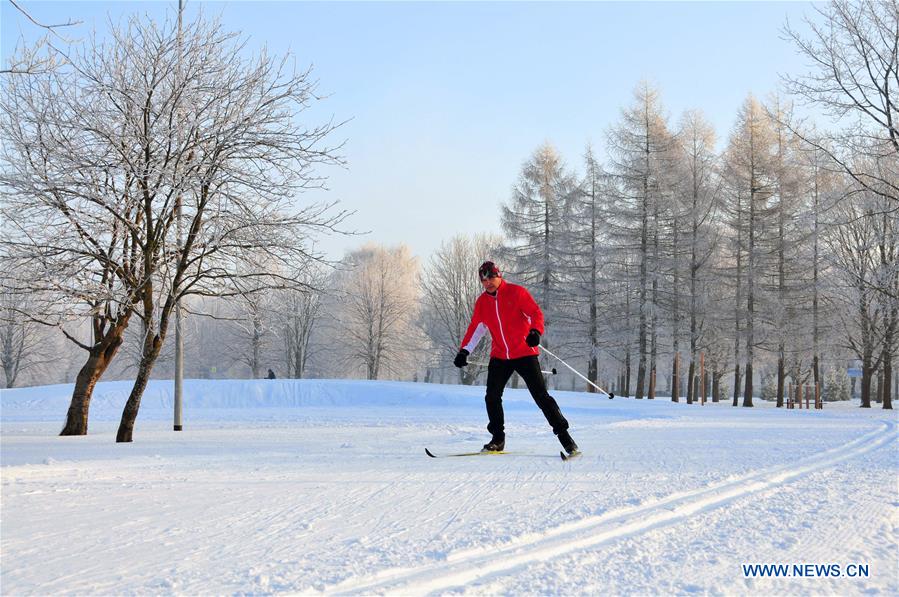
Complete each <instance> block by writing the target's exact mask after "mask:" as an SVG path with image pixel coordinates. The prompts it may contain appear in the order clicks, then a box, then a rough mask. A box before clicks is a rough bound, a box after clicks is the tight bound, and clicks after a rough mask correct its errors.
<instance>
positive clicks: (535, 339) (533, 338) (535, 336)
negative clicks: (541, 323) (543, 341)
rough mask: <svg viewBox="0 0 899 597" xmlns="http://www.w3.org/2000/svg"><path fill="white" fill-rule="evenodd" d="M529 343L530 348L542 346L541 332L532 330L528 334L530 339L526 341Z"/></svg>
mask: <svg viewBox="0 0 899 597" xmlns="http://www.w3.org/2000/svg"><path fill="white" fill-rule="evenodd" d="M524 341H525V342H527V345H528V346H532V347H533V346H537V345H538V344H540V332H538V331H537V330H531V331H530V332H528V337H527V338H525V339H524Z"/></svg>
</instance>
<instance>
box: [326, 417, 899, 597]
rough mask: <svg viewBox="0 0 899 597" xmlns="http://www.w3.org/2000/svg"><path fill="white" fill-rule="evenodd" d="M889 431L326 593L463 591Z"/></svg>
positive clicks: (856, 447)
mask: <svg viewBox="0 0 899 597" xmlns="http://www.w3.org/2000/svg"><path fill="white" fill-rule="evenodd" d="M895 430H896V423H895V422H893V421H887V422H884V423H883V424H882V425H881V426H880V427H879V428H878V429H877V430H875V431H872V432H869V433H866V434H863V435H861V436H859V437H858V438H856V439H854V440H852V441H849V442H847V443H844V444H841V445H839V446H836V447H834V448H830V449H829V450H825V451H823V452H820V453H818V454H816V455H814V456H810V457H808V458H804V459H802V460H801V461H800V462H799V463H798V464H785V465H778V466H774V467H770V468H766V469H763V470H759V471H755V472H752V473H748V474H746V475H743V476H740V477H736V478H731V479H728V480H725V481H721V482H718V483H715V484H712V485H708V486H705V487H700V488H698V489H693V490H690V491H684V492H677V493H673V494H671V495H669V496H667V497H664V498H661V499H658V500H652V501H648V502H646V503H644V504H641V505H639V506H634V507H627V508H621V509H618V510H613V511H610V512H605V513H603V514H599V515H597V516H589V517H587V518H584V519H581V520H578V521H575V522H571V523H567V524H564V525H561V526H558V527H556V528H553V529H549V530H546V531H544V532H540V533H531V534H526V535H522V536H520V537H518V538H516V539H513V540H512V541H510V542H508V543H506V544H502V545H492V546H488V547H483V548H482V547H478V548H473V549H467V550H462V551H458V552H456V553H450V554H448V555H447V557H446V559H445V560H441V561H439V562H435V563H433V564H428V565H425V566H419V567H415V568H390V569H386V570H382V571H381V572H378V573H376V574H373V575H371V576H368V577H364V578H353V579H349V580H346V581H344V582H341V583H338V584H336V585H332V586H331V587H330V588H329V589H327V590H326V592H327V593H329V594H335V593H337V594H371V593H385V592H393V593H395V592H397V591H399V592H401V593H402V594H405V595H427V594H429V593H434V592H438V591H445V590H447V589H451V588H454V587H459V586H462V585H466V584H470V583H472V582H475V581H478V580H480V579H485V578H489V577H491V576H496V575H499V574H502V573H505V572H508V571H510V570H513V569H515V568H518V567H520V566H525V565H527V564H532V563H537V562H542V561H545V560H548V559H551V558H556V557H559V556H563V555H566V554H569V553H571V552H575V551H578V550H581V549H586V548H590V547H596V546H598V545H601V544H603V543H607V542H609V541H614V540H616V539H621V538H624V537H629V536H633V535H637V534H640V533H645V532H647V531H650V530H653V529H656V528H659V527H663V526H667V525H670V524H674V523H677V522H680V521H682V520H685V519H687V518H689V517H691V516H693V515H695V514H698V513H700V512H704V511H707V510H712V509H714V508H718V507H720V506H723V505H725V504H727V503H730V502H732V501H733V500H736V499H738V498H743V497H746V496H749V495H753V494H756V493H760V492H765V491H769V490H772V489H775V488H776V487H778V486H780V485H783V484H785V483H787V482H789V481H792V480H794V479H797V478H799V477H802V476H805V475H807V474H809V473H812V472H815V471H819V470H821V469H825V468H828V467H831V466H834V465H836V464H839V463H841V462H843V461H846V460H849V459H851V458H855V457H857V456H860V455H862V454H865V453H867V452H870V451H872V450H875V449H877V448H879V447H881V446H883V445H885V444H889V443H890V442H891V441H892V440H893V439H894V437H895Z"/></svg>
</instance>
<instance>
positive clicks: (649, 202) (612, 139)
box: [608, 82, 674, 398]
mask: <svg viewBox="0 0 899 597" xmlns="http://www.w3.org/2000/svg"><path fill="white" fill-rule="evenodd" d="M672 149H673V138H672V135H671V133H670V132H669V130H668V124H667V122H666V119H665V116H664V114H663V110H662V107H661V102H660V99H659V94H658V92H657V91H656V90H655V89H653V88H652V87H651V86H650V85H649V84H648V83H646V82H643V83H641V84H640V85H638V86H637V89H636V90H635V92H634V102H633V103H632V104H631V106H629V107H628V108H626V109H624V110H622V113H621V119H620V121H619V122H618V123H617V124H615V125H614V126H613V127H612V129H611V131H610V133H609V153H610V161H609V165H608V168H609V173H610V174H611V175H612V177H613V181H614V183H615V186H616V189H617V193H618V198H617V199H618V200H617V201H616V206H617V208H616V210H615V211H614V213H612V214H611V219H612V221H614V224H615V225H614V227H613V228H612V233H613V242H614V244H615V246H616V249H617V250H618V251H620V252H624V253H636V256H637V257H636V259H637V274H636V276H637V277H636V279H634V280H633V285H634V287H635V289H636V292H637V300H636V303H637V305H636V311H637V319H638V323H637V325H638V328H637V337H638V341H637V352H638V359H639V360H638V366H637V386H636V392H635V397H636V398H643V396H644V392H646V390H647V382H648V386H649V388H648V389H649V392H648V395H649V397H650V398H652V397H654V396H653V391H654V388H655V384H654V376H655V366H656V360H655V358H656V355H657V350H658V331H659V330H658V325H659V321H658V317H659V314H660V313H659V309H660V303H659V281H660V277H661V275H662V271H661V267H660V263H659V261H660V251H661V250H662V247H661V246H660V242H661V234H662V230H661V227H662V222H661V216H662V210H663V209H665V207H664V206H663V201H664V200H665V198H670V197H671V195H672V194H673V188H672V186H673V185H672V181H671V179H670V173H671V171H672V170H673V158H674V152H673V151H672Z"/></svg>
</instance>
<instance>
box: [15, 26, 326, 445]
mask: <svg viewBox="0 0 899 597" xmlns="http://www.w3.org/2000/svg"><path fill="white" fill-rule="evenodd" d="M59 62H60V63H64V64H66V65H67V68H61V69H58V70H54V71H52V72H50V73H47V74H46V75H33V76H29V77H18V78H14V79H11V80H13V81H15V82H14V83H13V84H10V85H7V86H5V87H4V93H3V102H4V105H3V107H4V109H3V110H2V113H3V115H4V116H3V118H2V121H0V123H2V124H0V126H2V127H3V133H4V140H5V143H4V171H3V178H2V183H3V185H4V191H7V190H8V191H9V192H8V193H7V192H5V193H4V203H5V204H6V205H5V206H4V207H5V208H8V209H6V211H5V213H4V215H6V214H7V213H8V214H10V217H12V218H15V221H16V224H17V228H18V229H19V230H23V231H24V230H28V229H37V228H40V227H45V228H48V230H47V231H46V232H40V230H38V232H40V233H39V234H38V235H37V236H33V235H32V236H27V235H26V234H25V233H24V232H23V233H21V234H20V235H18V236H17V237H16V242H18V245H17V246H16V247H15V248H16V250H17V259H18V260H19V261H20V262H29V263H38V262H42V263H44V264H45V265H46V267H43V270H42V273H46V274H47V276H46V278H43V280H50V281H53V283H52V286H55V287H57V288H59V294H65V293H67V294H68V296H69V297H71V296H76V297H79V298H80V300H82V301H83V302H84V303H86V304H88V305H90V311H89V313H90V315H91V317H92V318H94V333H93V336H94V337H93V339H92V341H91V342H90V343H82V345H83V347H84V348H85V349H87V350H88V351H89V355H90V356H89V361H92V360H93V361H96V362H97V363H98V364H96V365H93V366H91V367H90V370H89V371H87V372H86V379H85V380H84V381H83V382H82V381H81V380H79V383H76V391H75V394H74V396H73V403H72V408H71V409H70V416H69V421H68V424H67V426H66V429H65V430H64V433H72V434H77V433H86V430H87V426H86V416H87V404H88V402H89V391H88V392H85V388H86V389H87V390H89V389H90V388H92V387H93V383H95V382H96V379H98V378H99V375H100V374H102V371H103V370H104V369H105V367H106V366H108V362H109V361H110V360H111V358H112V356H114V354H115V351H116V350H117V347H118V346H119V345H120V344H121V341H122V338H123V335H124V331H125V328H126V327H127V325H128V321H129V318H130V317H132V316H133V315H136V316H137V317H139V318H140V320H141V324H142V326H143V327H142V329H143V330H144V331H145V333H144V334H143V335H142V338H143V343H142V346H141V362H140V365H139V366H138V369H137V374H136V377H135V383H134V387H133V388H132V391H131V393H130V395H129V397H128V400H127V403H126V405H125V409H124V411H123V414H122V420H121V423H120V426H119V432H118V434H117V438H116V439H117V441H123V442H127V441H131V439H132V434H133V428H134V421H135V419H136V416H137V413H138V410H139V407H140V399H141V396H142V394H143V390H144V388H145V387H146V383H147V381H148V380H149V377H150V375H151V373H152V370H153V366H154V364H155V362H156V360H157V358H158V357H159V355H160V352H161V350H162V347H163V345H164V342H165V338H166V336H167V332H168V329H169V324H170V322H171V320H172V317H173V315H174V310H175V308H176V305H177V304H178V302H179V300H180V299H183V298H185V297H187V296H190V295H192V294H197V295H235V294H248V293H256V292H264V291H266V290H270V289H274V288H281V287H291V286H296V282H295V277H294V276H293V275H292V269H295V268H297V267H300V265H301V264H302V263H304V262H305V260H308V258H309V254H308V248H307V246H306V245H307V242H306V241H307V239H308V238H309V237H310V235H311V234H314V233H315V231H318V230H322V229H333V227H334V226H335V225H336V224H337V223H338V222H339V221H340V220H341V219H342V214H334V213H333V212H332V211H331V210H330V206H326V205H308V206H304V207H301V206H298V203H297V200H296V198H297V195H298V194H299V193H300V192H301V191H303V190H304V189H307V188H317V187H320V186H321V184H322V179H321V177H320V176H319V175H317V174H316V173H315V171H314V167H315V165H317V164H320V163H335V162H339V160H338V159H337V158H336V157H335V153H334V152H335V150H334V149H333V148H328V147H326V146H324V144H323V143H324V139H325V138H326V137H327V136H328V135H329V134H330V133H331V131H332V130H333V129H334V125H333V124H332V123H326V124H324V125H319V126H315V125H311V124H309V123H304V122H301V121H300V114H302V112H303V111H304V110H305V109H306V108H307V107H308V106H309V104H310V103H311V102H313V101H314V100H315V98H316V95H315V82H314V81H312V80H311V76H310V73H309V72H308V71H301V72H297V71H295V70H293V68H292V67H290V66H289V62H288V60H286V59H284V60H276V59H274V58H272V57H270V56H267V55H261V56H257V57H252V56H248V55H247V54H246V53H245V52H244V44H242V43H241V42H240V40H238V39H237V38H236V36H235V35H234V34H231V33H228V32H225V31H222V29H221V28H220V26H219V25H218V24H217V23H214V22H213V23H210V22H207V21H206V20H204V19H203V18H197V19H196V20H194V21H192V22H189V23H186V24H185V25H184V27H183V30H182V28H181V27H179V26H178V25H177V24H176V23H175V20H174V19H168V20H166V21H165V22H164V23H155V22H153V21H151V20H150V19H149V17H133V18H131V19H130V20H129V21H128V22H127V23H126V24H123V25H121V26H116V27H113V29H112V30H111V32H110V36H109V38H108V41H104V42H102V43H101V42H96V41H93V42H87V43H85V44H83V45H81V46H77V47H76V48H75V49H74V51H73V52H71V53H70V54H68V55H67V56H65V60H64V61H63V60H60V61H59ZM48 224H49V227H48ZM54 228H55V229H54ZM182 231H183V233H182ZM52 233H56V234H55V235H54V234H52ZM29 243H30V247H29ZM85 247H86V248H87V250H85ZM260 251H261V252H263V253H264V254H265V257H266V258H265V259H264V260H263V261H262V263H261V265H262V266H263V267H262V268H256V269H252V267H250V269H247V268H244V269H241V268H240V267H239V265H240V264H242V263H243V264H245V265H248V266H252V264H253V263H257V264H258V263H259V260H258V259H256V257H257V256H258V253H259V252H260ZM254 259H256V260H255V261H254ZM81 272H83V273H81ZM237 279H241V280H242V281H243V282H244V283H243V284H241V285H237V284H235V281H236V280H237ZM50 285H51V284H50V283H49V282H48V286H50ZM48 290H52V288H50V289H48ZM99 316H102V317H103V319H102V320H98V319H97V318H98V317H99ZM89 364H90V363H89ZM85 394H87V395H88V397H87V399H85Z"/></svg>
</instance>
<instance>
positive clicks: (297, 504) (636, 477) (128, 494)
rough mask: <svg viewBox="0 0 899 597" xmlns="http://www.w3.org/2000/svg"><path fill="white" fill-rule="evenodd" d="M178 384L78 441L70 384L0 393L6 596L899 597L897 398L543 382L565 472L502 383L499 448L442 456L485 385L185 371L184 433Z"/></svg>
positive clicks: (467, 440)
mask: <svg viewBox="0 0 899 597" xmlns="http://www.w3.org/2000/svg"><path fill="white" fill-rule="evenodd" d="M170 388H171V383H170V382H152V383H151V385H150V387H149V389H148V390H147V393H146V395H145V398H144V401H143V406H142V409H141V414H140V416H139V418H138V422H137V427H136V429H135V434H134V437H135V441H134V443H132V444H123V445H117V444H115V430H116V427H117V424H118V417H119V414H120V411H121V408H122V406H123V405H124V401H125V398H126V396H127V393H128V390H129V389H130V383H127V382H109V383H101V384H99V385H98V387H97V390H96V392H95V397H94V400H93V404H92V408H91V414H92V417H91V426H90V435H88V436H86V437H58V436H57V435H56V434H57V432H58V431H59V429H60V428H61V426H62V421H63V418H64V415H65V411H66V407H67V405H68V400H69V396H70V394H69V393H70V392H71V386H67V385H60V386H45V387H39V388H25V389H18V390H8V391H3V392H2V395H0V406H2V409H0V419H2V428H0V429H2V443H0V445H2V458H0V463H2V469H0V472H2V512H0V534H2V537H0V559H2V562H0V591H2V594H4V595H38V594H40V595H58V594H77V595H113V594H115V595H122V594H124V595H168V594H178V595H265V594H307V595H308V594H311V595H318V594H325V595H344V594H345V595H363V594H364V595H370V594H387V595H429V594H436V595H439V594H461V595H609V594H622V595H627V594H640V595H647V594H650V595H655V594H663V595H672V594H697V593H698V594H712V595H718V594H724V595H762V594H790V595H811V594H814V595H861V594H865V595H868V594H883V595H896V594H899V564H897V561H899V546H897V536H899V486H897V479H899V475H897V473H899V451H897V447H899V442H897V415H896V414H894V412H891V411H883V410H880V409H877V408H872V409H870V410H862V409H859V408H858V407H857V406H858V404H857V403H844V404H840V405H833V404H827V405H826V408H825V410H824V411H814V410H812V411H806V410H801V411H799V410H789V411H788V410H785V409H774V408H773V407H772V406H771V405H770V404H765V403H759V404H758V405H757V406H756V408H754V409H746V408H733V407H731V406H730V404H729V403H724V404H706V405H705V406H698V405H695V406H688V405H686V404H684V403H679V404H674V403H671V402H670V401H669V400H667V399H657V400H654V401H649V400H639V401H638V400H633V399H620V398H616V399H614V400H608V399H606V398H605V397H604V396H600V395H595V394H586V393H574V392H563V391H554V392H553V394H554V396H555V397H556V398H557V400H558V401H559V404H560V405H561V407H562V411H563V413H564V414H565V416H566V417H567V418H568V420H569V421H570V422H571V432H572V435H573V436H574V438H575V439H576V440H577V441H578V443H579V444H580V446H581V448H582V449H583V451H584V453H585V454H584V456H583V457H581V458H580V459H576V460H574V461H571V462H562V461H561V459H560V458H559V445H558V443H557V441H556V439H555V437H554V436H553V435H552V432H551V431H550V429H549V427H548V426H547V425H546V423H545V421H544V420H543V418H542V415H541V414H540V412H539V410H538V409H537V407H536V406H535V405H534V404H533V402H532V401H531V399H530V397H529V396H528V395H527V393H526V392H525V391H524V390H511V389H510V390H507V392H506V399H505V404H506V425H507V449H508V450H509V451H510V452H511V453H510V454H506V455H492V456H474V457H466V458H440V459H432V458H428V457H427V456H426V455H425V453H424V448H425V447H428V448H430V449H431V450H432V451H433V452H435V453H438V454H449V453H453V452H459V451H468V450H472V449H475V450H476V449H479V448H480V445H481V444H482V443H484V442H485V440H486V439H487V433H486V430H485V425H486V415H485V413H484V406H483V392H484V389H483V387H461V386H440V385H430V384H428V385H426V384H414V383H395V382H360V381H323V380H309V381H294V380H283V381H282V380H273V381H268V380H260V381H200V380H191V381H187V382H185V410H184V425H185V430H184V431H182V432H179V433H176V432H173V431H171V416H172V415H171V389H170ZM751 564H775V565H783V566H784V568H781V569H779V570H780V571H781V572H783V574H786V576H781V577H771V576H766V577H761V576H758V575H756V576H753V574H752V572H749V573H747V572H746V570H747V569H746V568H744V566H745V565H751ZM808 565H811V566H808ZM756 572H758V570H756ZM769 572H770V570H769ZM825 573H826V574H827V575H825ZM834 574H836V577H834V576H833V575H834Z"/></svg>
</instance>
